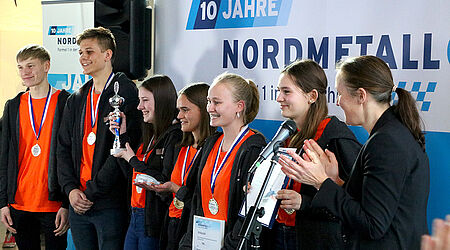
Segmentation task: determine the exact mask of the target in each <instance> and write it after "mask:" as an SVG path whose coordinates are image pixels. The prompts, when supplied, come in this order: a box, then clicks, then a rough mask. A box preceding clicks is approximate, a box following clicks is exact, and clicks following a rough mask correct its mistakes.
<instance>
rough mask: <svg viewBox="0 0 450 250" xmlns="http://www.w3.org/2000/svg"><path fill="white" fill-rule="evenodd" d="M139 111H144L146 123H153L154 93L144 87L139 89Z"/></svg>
mask: <svg viewBox="0 0 450 250" xmlns="http://www.w3.org/2000/svg"><path fill="white" fill-rule="evenodd" d="M137 109H138V110H140V111H142V116H143V118H144V122H146V123H153V120H154V117H155V99H154V97H153V93H152V92H150V91H148V90H147V89H146V88H144V87H140V88H139V105H138V106H137Z"/></svg>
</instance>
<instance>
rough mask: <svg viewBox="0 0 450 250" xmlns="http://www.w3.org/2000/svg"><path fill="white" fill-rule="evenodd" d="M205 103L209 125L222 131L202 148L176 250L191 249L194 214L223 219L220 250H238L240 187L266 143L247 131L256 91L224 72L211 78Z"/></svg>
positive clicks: (255, 108)
mask: <svg viewBox="0 0 450 250" xmlns="http://www.w3.org/2000/svg"><path fill="white" fill-rule="evenodd" d="M207 100H208V105H207V111H208V113H209V115H210V118H211V122H210V124H211V126H215V127H221V128H222V131H223V132H221V133H217V134H215V135H213V136H211V137H209V138H208V139H207V140H206V142H205V145H204V146H203V149H202V155H201V158H200V165H199V174H198V176H197V178H198V179H197V187H196V190H195V193H194V197H193V201H192V212H191V218H190V223H189V227H188V233H186V234H185V236H184V237H183V240H182V242H181V244H180V249H191V245H192V230H193V216H194V215H199V216H204V217H207V218H212V219H218V220H222V221H225V235H224V246H223V247H224V248H225V249H236V246H237V245H238V242H239V238H238V233H239V230H240V228H241V224H242V221H243V219H242V218H239V215H238V213H239V209H240V207H241V204H242V201H243V199H244V192H243V191H242V188H243V186H245V185H246V183H245V182H246V177H247V172H248V169H249V168H250V166H251V165H252V164H253V162H254V161H255V160H256V159H257V157H258V155H259V153H260V151H261V149H262V148H263V147H264V145H265V140H264V136H263V135H262V134H260V133H259V132H257V131H255V130H252V129H250V128H249V127H248V124H249V123H250V122H251V121H253V119H254V118H255V117H256V114H257V113H258V109H259V93H258V89H257V88H256V85H255V84H254V83H253V82H252V81H247V80H246V79H244V78H242V77H241V76H239V75H235V74H231V73H224V74H221V75H219V76H217V77H216V78H215V79H214V82H213V84H212V86H211V87H210V89H209V91H208V98H207ZM219 240H220V239H219ZM219 242H220V241H219Z"/></svg>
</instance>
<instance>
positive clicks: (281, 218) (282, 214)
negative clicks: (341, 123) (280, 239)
mask: <svg viewBox="0 0 450 250" xmlns="http://www.w3.org/2000/svg"><path fill="white" fill-rule="evenodd" d="M330 120H331V118H325V119H323V120H322V121H321V122H320V123H319V126H318V127H317V132H316V134H315V136H314V140H315V141H317V140H318V139H319V138H320V137H321V136H322V134H323V131H324V130H325V128H326V127H327V125H328V123H329V122H330ZM291 182H294V183H293V186H292V188H289V189H292V190H294V191H296V192H297V193H300V188H301V185H302V184H301V183H298V182H296V181H294V180H292V179H289V182H288V185H287V186H288V187H289V186H290V185H291ZM295 214H296V212H294V213H292V214H290V215H289V214H288V213H286V211H285V210H284V209H278V217H277V222H278V223H282V224H285V225H286V226H291V227H293V226H295Z"/></svg>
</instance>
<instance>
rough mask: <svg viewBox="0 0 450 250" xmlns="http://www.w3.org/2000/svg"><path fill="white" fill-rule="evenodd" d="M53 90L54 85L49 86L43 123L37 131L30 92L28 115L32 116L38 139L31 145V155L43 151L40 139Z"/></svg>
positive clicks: (36, 154) (32, 124)
mask: <svg viewBox="0 0 450 250" xmlns="http://www.w3.org/2000/svg"><path fill="white" fill-rule="evenodd" d="M51 92H52V87H51V86H49V88H48V93H47V98H46V99H45V106H44V111H43V112H42V117H41V124H40V125H39V130H38V131H36V125H35V121H34V110H33V100H32V99H31V93H28V115H29V117H30V122H31V128H33V132H34V135H35V136H36V141H37V142H36V144H34V146H33V147H31V155H33V156H34V157H38V156H39V155H40V154H41V152H42V149H41V146H39V144H38V141H39V137H40V135H41V131H42V127H43V126H44V121H45V118H46V117H47V112H48V107H49V106H50V101H51V99H52V95H51Z"/></svg>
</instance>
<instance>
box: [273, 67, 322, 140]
mask: <svg viewBox="0 0 450 250" xmlns="http://www.w3.org/2000/svg"><path fill="white" fill-rule="evenodd" d="M281 74H286V75H287V76H289V77H290V78H291V79H292V81H293V82H294V83H295V84H296V85H297V87H299V88H300V89H301V90H302V91H303V92H304V93H309V92H311V91H313V90H314V89H315V90H316V91H317V93H318V95H317V100H316V101H315V102H313V103H311V104H310V107H309V109H308V112H307V113H306V117H305V122H303V125H302V127H301V128H298V129H299V131H298V132H297V133H296V134H295V135H294V136H292V137H291V140H290V142H289V145H288V146H289V147H295V148H300V147H301V146H302V145H303V141H304V140H307V139H311V138H314V136H315V134H316V131H317V128H318V127H319V124H320V122H321V121H322V120H323V119H325V117H326V116H327V115H328V106H327V99H326V95H325V94H326V89H327V86H328V81H327V76H326V75H325V72H324V71H323V69H322V67H320V65H319V64H317V63H316V62H315V61H313V60H299V61H295V62H293V63H291V64H290V65H288V66H286V68H285V69H284V70H283V71H282V72H281Z"/></svg>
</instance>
